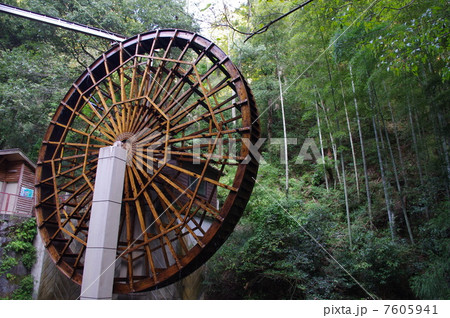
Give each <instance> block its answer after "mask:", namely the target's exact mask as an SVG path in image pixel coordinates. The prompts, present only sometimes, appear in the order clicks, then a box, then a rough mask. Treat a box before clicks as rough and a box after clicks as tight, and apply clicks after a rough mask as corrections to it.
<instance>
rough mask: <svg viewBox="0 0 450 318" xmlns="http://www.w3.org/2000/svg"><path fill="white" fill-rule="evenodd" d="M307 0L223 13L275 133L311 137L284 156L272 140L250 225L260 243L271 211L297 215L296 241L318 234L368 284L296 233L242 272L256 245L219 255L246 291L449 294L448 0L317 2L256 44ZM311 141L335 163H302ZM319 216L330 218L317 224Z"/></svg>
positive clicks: (270, 133) (268, 131)
mask: <svg viewBox="0 0 450 318" xmlns="http://www.w3.org/2000/svg"><path fill="white" fill-rule="evenodd" d="M301 2H302V1H250V2H248V3H247V5H244V6H242V7H241V8H240V9H239V10H237V11H235V12H234V13H233V14H231V13H229V12H228V13H227V11H226V13H227V14H228V16H226V17H225V18H224V19H223V20H222V21H221V22H218V23H217V27H218V29H220V30H222V32H223V33H222V37H223V38H224V40H227V41H232V43H233V44H232V45H231V52H232V54H234V56H235V58H236V59H238V61H239V62H240V63H241V65H242V69H243V70H244V72H245V74H246V76H247V77H249V78H251V80H252V82H251V85H252V88H253V89H254V91H255V95H256V98H257V102H258V105H259V108H260V112H261V113H262V116H261V121H262V127H264V128H265V136H266V137H267V138H269V140H270V139H271V138H286V137H287V138H288V139H289V138H297V139H298V140H299V142H297V144H296V145H289V146H288V153H289V155H288V158H289V160H288V161H286V162H283V161H280V160H278V156H279V152H280V150H279V149H278V148H276V147H275V146H274V145H271V144H270V143H267V144H268V145H267V147H263V149H264V151H266V153H267V157H269V158H271V159H272V160H271V163H270V168H269V167H267V168H264V167H263V172H262V173H261V174H260V176H259V179H258V181H259V184H260V188H259V189H257V190H256V191H257V194H256V195H254V198H253V205H252V206H251V208H250V209H248V210H249V211H248V212H249V215H248V218H247V221H248V223H246V225H245V226H244V227H248V228H249V229H250V228H253V231H254V232H253V234H252V235H251V237H250V240H251V241H252V240H256V241H257V242H259V239H262V238H263V237H264V236H261V235H262V234H261V233H259V231H258V229H255V227H258V226H261V222H265V224H264V227H266V228H267V226H269V225H268V222H270V220H269V219H267V218H268V216H267V213H269V212H270V213H274V212H273V210H276V211H277V213H280V214H281V216H280V217H282V218H283V217H286V216H287V215H288V216H294V217H295V218H296V221H298V223H299V224H295V222H294V224H289V225H288V224H286V225H280V226H284V227H285V230H286V229H289V228H291V227H292V228H291V231H292V233H290V234H291V235H292V236H293V237H296V236H297V239H298V234H296V232H305V231H312V232H311V233H312V234H313V232H315V233H316V235H315V236H314V235H313V236H314V238H317V239H318V241H319V242H318V243H321V244H323V245H324V246H326V248H327V251H330V250H331V251H332V254H333V256H334V257H336V258H337V261H338V262H343V263H342V264H344V263H345V264H347V266H348V267H346V268H347V269H349V272H350V273H353V274H354V275H356V276H355V277H357V280H358V281H359V282H360V283H361V285H362V286H358V284H357V283H356V282H355V281H352V279H351V278H350V277H348V276H347V277H345V278H344V277H343V276H345V273H343V272H342V268H339V266H338V264H336V262H334V261H333V260H332V259H330V255H328V254H327V253H326V252H325V251H324V250H323V249H321V248H320V246H318V245H317V244H316V242H314V243H312V245H311V246H312V247H311V248H314V252H313V253H312V254H308V252H307V251H305V250H304V249H303V250H301V249H297V248H295V247H293V246H290V244H289V243H288V242H289V240H288V239H287V238H286V237H284V238H283V239H281V238H280V239H279V240H277V239H274V238H272V239H271V243H272V244H274V246H275V247H276V248H275V249H274V252H273V253H272V254H271V253H270V252H268V253H262V252H261V253H260V257H264V258H266V259H271V260H272V264H278V263H280V262H281V263H282V264H280V268H278V269H276V268H272V269H270V270H269V269H268V270H265V269H263V268H262V266H261V267H258V266H257V265H254V266H244V269H242V267H240V266H239V265H237V264H246V263H248V262H250V260H253V261H255V260H256V258H254V257H253V258H252V257H250V256H249V255H247V252H248V250H249V249H254V248H255V247H254V246H253V248H250V247H249V246H247V245H246V244H243V243H242V242H239V240H238V239H237V238H236V240H237V242H236V244H243V245H241V249H240V250H241V251H240V252H241V253H242V255H244V256H239V257H235V261H236V263H235V264H234V265H233V264H232V265H230V264H228V263H227V262H228V261H223V260H221V261H220V260H217V261H218V263H219V264H221V265H222V266H225V269H228V271H229V275H233V276H234V277H235V278H236V279H237V280H238V279H242V280H244V281H245V284H244V287H246V288H242V289H240V288H239V287H238V286H239V283H237V285H238V286H234V287H236V294H237V295H239V297H251V298H253V297H255V298H258V297H269V298H270V297H278V296H276V295H280V294H281V295H282V296H279V297H282V298H290V297H294V298H295V297H300V298H301V297H303V298H308V299H309V298H328V297H332V298H334V297H336V298H347V297H348V298H354V297H368V298H371V297H374V298H376V297H379V298H408V297H414V298H416V297H417V298H448V296H449V288H448V286H449V266H448V264H446V262H445V259H446V257H448V253H449V241H448V238H447V236H448V231H449V223H448V221H447V220H446V218H447V215H448V210H449V209H448V199H449V180H450V165H449V157H448V146H449V144H448V137H449V134H448V121H449V118H448V105H449V100H448V92H449V91H448V88H449V87H448V81H449V56H448V47H449V43H448V38H447V35H448V30H447V28H446V27H447V26H448V22H449V21H448V13H449V11H448V10H449V6H448V3H447V2H446V1H314V2H313V3H311V4H308V6H307V7H304V8H302V9H301V10H298V11H296V12H295V13H293V14H291V15H289V16H287V17H285V18H283V20H281V21H278V22H277V23H276V24H273V25H270V27H269V28H268V29H267V30H266V31H265V32H263V33H260V34H256V35H254V36H252V38H251V39H248V40H247V41H246V38H247V37H248V34H251V33H252V32H251V31H252V30H257V29H259V28H262V27H263V25H267V23H269V22H270V21H271V20H273V19H275V18H276V17H278V16H280V15H282V14H283V13H286V12H288V11H289V10H290V9H292V8H294V7H295V6H296V5H300V4H301ZM230 30H231V31H230ZM224 35H226V36H224ZM279 74H281V79H280V78H279V77H278V75H279ZM278 84H280V85H281V87H282V89H281V92H282V95H280V90H279V89H278V86H279V85H278ZM283 110H284V111H285V113H286V119H285V121H286V123H285V125H286V126H287V135H286V133H283V125H284V122H283V116H282V111H283ZM308 137H309V138H314V140H315V142H316V144H317V147H318V149H319V151H320V153H321V154H322V156H323V157H324V158H325V160H320V158H319V159H318V160H316V161H313V162H311V161H309V162H307V161H305V162H304V163H303V164H301V165H299V164H296V159H297V154H299V151H300V148H301V147H302V142H303V140H305V139H306V138H308ZM281 147H282V146H281ZM316 159H317V158H316ZM286 167H288V169H287V170H289V187H288V188H285V187H286V186H285V173H284V169H285V168H286ZM273 169H276V172H274V170H273ZM268 170H271V171H270V172H269V171H268ZM274 184H277V185H278V189H277V190H274V189H273V188H274ZM287 190H289V191H287ZM287 193H289V197H288V198H286V195H287ZM260 196H266V197H267V196H268V197H269V198H270V197H272V198H273V199H276V200H277V201H279V202H282V205H283V207H282V206H281V205H277V204H273V203H272V204H271V203H269V202H267V201H264V199H263V198H261V197H260ZM269 201H270V200H269ZM266 204H267V206H264V207H263V205H266ZM283 214H284V216H283ZM261 218H262V219H261ZM316 218H325V220H322V224H321V225H318V224H317V222H318V221H317V220H316ZM288 219H289V217H288V218H287V220H286V222H288V221H289V220H288ZM326 220H328V222H330V223H327V222H326ZM291 221H292V220H291ZM288 223H289V222H288ZM319 223H320V222H319ZM327 225H328V226H329V228H326V226H327ZM314 226H316V228H314ZM317 227H319V229H318V228H317ZM269 228H270V226H269ZM288 232H289V231H288ZM239 235H240V234H236V236H239ZM241 235H242V236H245V234H244V233H242V234H241ZM280 235H281V233H280ZM303 235H305V237H304V239H305V240H309V241H311V240H312V238H311V237H310V236H309V235H306V234H305V233H302V234H300V236H301V237H302V236H303ZM282 237H283V235H282ZM247 242H248V241H247ZM252 243H253V244H255V241H252ZM266 244H267V243H264V244H263V243H262V245H261V248H263V246H265V245H266ZM302 244H305V243H302ZM266 248H268V247H267V246H266ZM388 251H389V252H388ZM224 253H225V254H226V253H227V252H226V251H225V252H224ZM284 253H287V254H284ZM389 253H391V255H389ZM291 254H293V255H296V256H295V257H294V256H293V255H291ZM226 255H227V256H229V255H228V254H226ZM288 255H290V256H288ZM393 255H395V257H393ZM290 257H293V259H294V261H293V260H292V259H291V258H290ZM302 257H304V258H305V260H304V262H303V263H302V262H300V263H299V264H298V263H296V262H299V259H301V258H302ZM316 258H319V259H321V260H320V261H318V260H316ZM280 259H281V260H283V261H281V260H280ZM266 261H267V260H266ZM256 262H257V263H261V264H260V265H262V264H263V263H262V262H261V261H260V260H256ZM315 262H319V263H320V264H319V265H316V266H313V267H312V268H311V267H310V266H309V265H311V264H310V263H313V264H314V263H315ZM321 262H323V263H321ZM223 263H226V264H223ZM268 263H269V262H268V261H267V264H268ZM332 263H334V264H332ZM324 264H326V265H324ZM330 264H332V265H330ZM234 266H236V267H234ZM275 267H276V266H275ZM344 267H345V266H344ZM211 271H212V272H213V273H215V272H216V271H215V270H214V269H211ZM325 273H329V275H331V276H335V281H333V279H331V278H330V277H326V274H325ZM319 278H320V279H319ZM218 280H219V281H220V279H218ZM311 280H312V281H314V282H315V283H316V284H314V283H311ZM317 280H319V281H320V282H321V283H320V284H318V285H317ZM341 280H342V281H341ZM274 281H276V282H277V283H280V282H284V284H285V285H283V284H281V286H284V291H285V292H283V291H281V290H278V289H277V290H276V291H273V293H274V294H270V293H269V294H264V293H261V292H259V289H258V288H259V287H262V286H265V284H274ZM344 282H345V283H344ZM215 283H217V278H214V279H212V286H213V287H214V284H215ZM346 284H348V285H346ZM213 287H212V289H213V290H214V288H213ZM241 287H242V286H241ZM362 287H366V288H365V289H366V290H364V288H362ZM280 289H283V287H280ZM286 290H287V291H286ZM216 292H217V293H218V294H219V295H222V294H221V293H220V291H217V290H216ZM243 295H244V296H243ZM222 296H224V297H227V296H225V295H222Z"/></svg>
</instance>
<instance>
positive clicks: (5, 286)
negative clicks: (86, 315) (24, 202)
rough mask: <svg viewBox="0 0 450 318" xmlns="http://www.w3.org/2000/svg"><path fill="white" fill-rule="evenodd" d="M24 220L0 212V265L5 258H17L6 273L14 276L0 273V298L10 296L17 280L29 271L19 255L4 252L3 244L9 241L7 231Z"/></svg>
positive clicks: (16, 286) (15, 287) (16, 285)
mask: <svg viewBox="0 0 450 318" xmlns="http://www.w3.org/2000/svg"><path fill="white" fill-rule="evenodd" d="M24 220H25V218H24V217H18V216H12V215H8V214H0V265H1V264H2V263H3V262H4V260H5V258H7V257H8V258H9V257H13V258H15V259H17V260H18V264H17V265H15V266H13V267H12V268H11V269H10V270H8V272H7V273H9V274H11V275H13V276H14V277H15V278H12V279H11V278H10V279H8V278H7V276H6V273H4V274H3V275H0V298H6V297H8V296H10V295H11V294H12V293H13V292H14V290H16V289H17V288H18V284H17V283H18V282H19V281H20V280H21V278H23V277H24V276H26V275H29V274H30V272H29V271H28V270H27V269H26V268H25V266H23V265H22V263H21V262H20V257H17V256H16V253H14V252H6V251H5V246H6V245H7V244H8V243H9V242H10V240H11V239H10V237H9V233H10V232H11V230H12V229H13V228H14V226H15V225H16V224H18V223H21V222H23V221H24Z"/></svg>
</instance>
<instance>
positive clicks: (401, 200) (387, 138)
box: [381, 86, 414, 245]
mask: <svg viewBox="0 0 450 318" xmlns="http://www.w3.org/2000/svg"><path fill="white" fill-rule="evenodd" d="M384 89H385V91H386V86H384ZM386 93H387V91H386ZM386 95H387V94H386ZM387 103H388V107H389V111H390V113H391V118H392V123H393V125H394V134H395V140H396V142H397V149H398V155H399V159H400V165H401V166H402V174H403V180H404V184H405V187H406V177H405V169H404V163H403V159H402V152H401V150H400V143H399V139H398V134H397V123H396V121H395V119H394V114H393V111H392V107H391V102H390V100H389V96H388V95H387ZM381 118H382V120H383V127H384V134H385V136H386V141H387V143H388V148H389V154H390V157H391V162H392V169H393V170H394V176H395V183H396V185H397V191H398V194H399V196H400V204H401V208H402V211H403V217H404V219H405V224H406V228H407V230H408V235H409V239H410V241H411V244H413V245H414V237H413V234H412V230H411V226H410V224H409V218H408V214H407V211H406V206H405V202H404V201H403V197H404V194H403V191H402V187H401V186H400V181H399V178H398V173H397V165H396V163H395V159H394V153H393V151H392V147H391V142H390V140H389V135H388V131H387V128H386V124H385V122H384V119H383V117H381Z"/></svg>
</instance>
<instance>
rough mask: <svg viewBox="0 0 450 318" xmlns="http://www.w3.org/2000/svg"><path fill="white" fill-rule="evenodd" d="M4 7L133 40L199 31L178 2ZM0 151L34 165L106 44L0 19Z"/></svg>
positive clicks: (44, 1) (58, 1)
mask: <svg viewBox="0 0 450 318" xmlns="http://www.w3.org/2000/svg"><path fill="white" fill-rule="evenodd" d="M4 2H5V3H6V4H9V5H13V6H18V7H20V8H23V9H26V10H31V11H34V12H38V13H41V14H47V15H50V16H54V17H58V18H62V19H66V20H69V21H73V22H77V23H82V24H86V25H89V26H92V27H98V28H101V29H104V30H107V31H112V32H117V33H120V34H123V35H125V36H133V35H135V34H138V33H143V32H147V31H150V30H153V29H156V28H181V29H189V30H193V31H198V30H199V27H198V24H197V23H196V22H195V21H194V20H193V18H192V17H191V16H190V15H189V14H188V13H187V12H186V10H185V2H184V1H182V0H156V1H143V0H114V1H109V0H108V1H106V0H95V1H91V0H90V1H87V0H78V1H71V2H67V1H63V0H55V1H54V0H51V1H50V0H25V1H17V0H8V1H4ZM0 29H1V30H2V32H1V33H0V149H8V148H21V149H22V150H23V151H24V152H25V153H26V154H27V155H28V157H29V158H30V159H32V160H36V158H37V154H38V151H39V148H40V144H41V140H42V138H43V136H44V134H45V131H46V129H47V127H48V125H49V122H50V120H51V118H52V116H53V114H54V112H55V109H56V107H57V106H58V104H59V102H60V101H61V99H62V98H63V97H64V94H65V93H66V92H67V90H68V89H69V87H70V85H71V83H72V82H74V81H75V80H76V78H77V77H78V76H79V74H80V73H81V71H82V70H83V69H84V68H85V67H86V66H88V65H89V64H91V63H92V62H93V61H94V59H95V58H96V57H98V56H99V55H100V54H102V53H103V52H104V51H106V50H107V49H109V48H110V43H109V42H108V41H107V40H103V39H99V38H97V37H93V36H88V35H84V34H80V33H77V32H74V31H69V30H65V29H61V28H56V27H54V26H50V25H47V24H44V23H39V22H37V21H31V20H27V19H23V18H19V17H16V16H12V15H7V14H2V15H0Z"/></svg>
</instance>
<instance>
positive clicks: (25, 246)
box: [0, 218, 37, 299]
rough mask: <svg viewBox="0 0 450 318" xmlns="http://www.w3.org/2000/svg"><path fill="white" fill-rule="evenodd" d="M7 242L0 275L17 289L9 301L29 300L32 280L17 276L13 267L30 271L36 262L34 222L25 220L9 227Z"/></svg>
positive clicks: (1, 261)
mask: <svg viewBox="0 0 450 318" xmlns="http://www.w3.org/2000/svg"><path fill="white" fill-rule="evenodd" d="M8 232H9V233H8V241H7V243H6V244H5V245H4V252H3V255H2V258H1V259H0V275H5V276H6V278H7V279H8V280H9V281H10V282H11V283H14V284H17V285H18V287H17V288H16V289H15V290H14V292H13V293H12V295H11V296H10V297H11V299H31V294H32V292H33V278H32V277H31V276H30V275H28V276H25V277H20V276H17V275H15V274H13V273H15V267H16V266H19V265H23V266H24V267H25V269H26V270H27V271H30V270H31V268H32V267H33V265H34V263H35V261H36V249H35V248H34V246H33V240H34V238H35V236H36V233H37V228H36V220H35V219H34V218H29V219H26V220H24V221H22V222H18V223H16V224H14V225H13V226H11V227H10V228H9V231H8Z"/></svg>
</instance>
